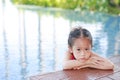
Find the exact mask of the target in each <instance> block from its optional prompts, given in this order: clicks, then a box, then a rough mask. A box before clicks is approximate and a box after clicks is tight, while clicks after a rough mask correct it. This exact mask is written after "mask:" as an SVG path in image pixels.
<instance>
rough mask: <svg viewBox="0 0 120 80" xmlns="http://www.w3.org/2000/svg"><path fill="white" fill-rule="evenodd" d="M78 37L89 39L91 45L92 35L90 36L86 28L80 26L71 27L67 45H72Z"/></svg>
mask: <svg viewBox="0 0 120 80" xmlns="http://www.w3.org/2000/svg"><path fill="white" fill-rule="evenodd" d="M80 37H83V38H87V39H89V40H90V42H91V46H92V36H91V33H90V32H89V31H88V30H87V29H84V28H82V27H76V28H73V29H72V30H71V31H70V33H69V37H68V46H69V47H72V46H73V44H74V41H75V39H78V38H80Z"/></svg>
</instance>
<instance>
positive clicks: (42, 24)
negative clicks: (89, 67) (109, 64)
mask: <svg viewBox="0 0 120 80" xmlns="http://www.w3.org/2000/svg"><path fill="white" fill-rule="evenodd" d="M0 4H1V3H0ZM9 6H11V7H10V8H9V7H6V6H5V5H4V6H3V4H2V6H1V7H0V8H1V10H0V22H1V23H0V35H1V36H0V61H1V62H0V73H1V74H2V75H1V76H0V80H16V79H17V80H26V79H27V77H28V76H30V75H35V74H38V73H45V72H51V71H55V70H61V69H62V60H63V58H64V53H65V51H66V50H67V38H68V33H69V31H70V29H71V28H72V27H73V26H78V25H80V26H84V28H87V29H89V30H90V32H91V33H92V36H93V43H94V44H93V50H94V51H95V52H96V53H98V54H100V55H101V56H103V57H109V56H111V55H114V54H119V53H120V48H119V47H120V36H119V34H120V17H118V16H112V15H107V14H103V13H91V12H78V11H70V10H59V9H58V10H55V9H49V8H38V7H24V6H20V7H18V8H16V7H15V6H13V5H9ZM33 8H34V9H33Z"/></svg>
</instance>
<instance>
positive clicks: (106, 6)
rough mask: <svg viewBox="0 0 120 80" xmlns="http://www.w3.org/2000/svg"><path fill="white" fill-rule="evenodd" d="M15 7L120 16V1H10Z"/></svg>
mask: <svg viewBox="0 0 120 80" xmlns="http://www.w3.org/2000/svg"><path fill="white" fill-rule="evenodd" d="M11 1H12V2H13V3H14V4H17V5H35V6H41V7H56V8H63V9H72V10H89V11H98V12H99V11H100V12H106V13H109V14H115V15H118V14H120V0H11Z"/></svg>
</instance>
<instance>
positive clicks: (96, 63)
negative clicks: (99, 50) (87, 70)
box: [86, 56, 104, 69]
mask: <svg viewBox="0 0 120 80" xmlns="http://www.w3.org/2000/svg"><path fill="white" fill-rule="evenodd" d="M86 63H87V64H88V67H91V68H98V69H102V67H103V66H104V64H103V63H104V60H103V59H102V58H100V57H96V56H94V57H91V58H90V59H89V60H88V61H87V62H86Z"/></svg>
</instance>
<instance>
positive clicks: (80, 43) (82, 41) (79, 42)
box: [73, 37, 91, 47]
mask: <svg viewBox="0 0 120 80" xmlns="http://www.w3.org/2000/svg"><path fill="white" fill-rule="evenodd" d="M73 46H76V47H90V46H91V42H90V40H89V39H88V38H81V37H80V38H77V39H75V40H74V43H73Z"/></svg>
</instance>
